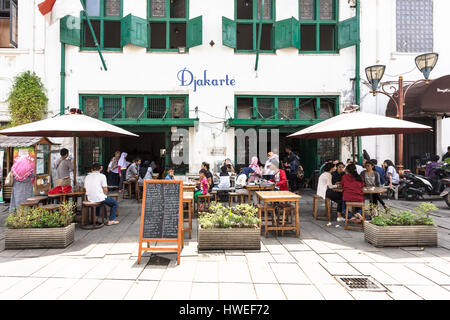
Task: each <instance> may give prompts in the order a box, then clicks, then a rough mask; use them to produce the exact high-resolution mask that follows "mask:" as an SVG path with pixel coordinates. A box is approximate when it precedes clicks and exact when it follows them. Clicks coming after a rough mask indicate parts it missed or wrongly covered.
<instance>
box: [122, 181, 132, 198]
mask: <svg viewBox="0 0 450 320" xmlns="http://www.w3.org/2000/svg"><path fill="white" fill-rule="evenodd" d="M133 184H134V182H131V181H124V182H123V189H124V191H123V193H122V199H131V198H132V196H133V195H132V190H133V189H132V186H133ZM125 188H127V189H128V195H127V196H126V197H125Z"/></svg>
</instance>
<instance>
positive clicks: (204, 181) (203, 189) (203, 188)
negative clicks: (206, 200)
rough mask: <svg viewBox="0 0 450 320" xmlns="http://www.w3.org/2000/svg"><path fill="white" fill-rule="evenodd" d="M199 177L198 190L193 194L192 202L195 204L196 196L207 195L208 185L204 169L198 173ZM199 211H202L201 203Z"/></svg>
mask: <svg viewBox="0 0 450 320" xmlns="http://www.w3.org/2000/svg"><path fill="white" fill-rule="evenodd" d="M199 176H200V189H198V190H197V191H195V193H194V200H195V202H197V200H198V196H199V195H201V194H203V195H205V194H208V190H209V183H208V179H207V178H206V170H205V169H201V170H200V171H199ZM199 209H200V210H203V203H202V204H200V208H199Z"/></svg>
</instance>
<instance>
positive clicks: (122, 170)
mask: <svg viewBox="0 0 450 320" xmlns="http://www.w3.org/2000/svg"><path fill="white" fill-rule="evenodd" d="M127 156H128V153H126V152H122V153H121V154H120V158H119V161H118V164H117V165H118V166H117V168H118V172H119V178H120V180H119V192H123V182H124V181H125V180H126V174H127V167H128V162H127Z"/></svg>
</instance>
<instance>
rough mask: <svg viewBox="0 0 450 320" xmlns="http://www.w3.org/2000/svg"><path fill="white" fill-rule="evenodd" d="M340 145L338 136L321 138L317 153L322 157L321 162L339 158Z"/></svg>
mask: <svg viewBox="0 0 450 320" xmlns="http://www.w3.org/2000/svg"><path fill="white" fill-rule="evenodd" d="M338 146H339V143H338V138H326V139H319V146H318V148H317V149H318V150H317V153H318V155H319V157H320V162H321V163H323V162H325V161H326V160H327V159H333V160H334V159H339V148H338Z"/></svg>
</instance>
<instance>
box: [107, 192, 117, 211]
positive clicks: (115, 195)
mask: <svg viewBox="0 0 450 320" xmlns="http://www.w3.org/2000/svg"><path fill="white" fill-rule="evenodd" d="M108 197H111V198H113V199H114V200H116V201H117V202H119V194H118V193H108ZM118 216H119V206H117V209H116V217H118Z"/></svg>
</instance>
